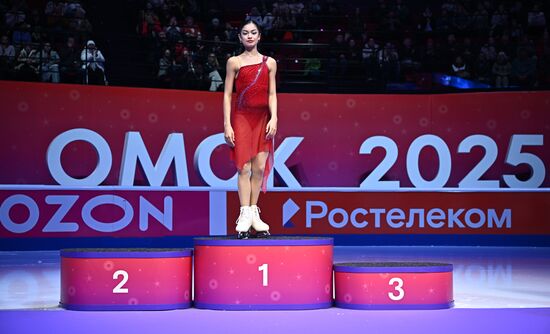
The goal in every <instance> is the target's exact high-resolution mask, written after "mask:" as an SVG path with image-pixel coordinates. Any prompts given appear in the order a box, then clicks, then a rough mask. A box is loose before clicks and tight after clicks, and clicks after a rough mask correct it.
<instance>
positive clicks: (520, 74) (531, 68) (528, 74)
mask: <svg viewBox="0 0 550 334" xmlns="http://www.w3.org/2000/svg"><path fill="white" fill-rule="evenodd" d="M536 71H537V62H536V61H535V59H533V58H532V57H529V53H528V51H527V50H526V49H524V48H520V49H519V51H518V57H517V58H516V59H514V61H513V62H512V78H513V79H514V81H515V82H516V83H517V84H518V85H520V86H521V87H523V88H531V87H533V85H534V84H535V78H536V77H535V74H536Z"/></svg>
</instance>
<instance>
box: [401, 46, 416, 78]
mask: <svg viewBox="0 0 550 334" xmlns="http://www.w3.org/2000/svg"><path fill="white" fill-rule="evenodd" d="M399 58H400V70H401V72H403V74H404V76H406V77H408V76H410V75H412V73H413V72H414V71H416V70H418V68H420V63H419V62H418V55H417V52H416V48H415V47H414V46H413V41H412V38H410V37H405V39H403V43H402V44H401V48H400V50H399Z"/></svg>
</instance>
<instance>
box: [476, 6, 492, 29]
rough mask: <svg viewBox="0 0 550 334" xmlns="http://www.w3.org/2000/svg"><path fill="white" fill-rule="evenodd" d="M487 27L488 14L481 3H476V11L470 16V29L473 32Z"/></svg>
mask: <svg viewBox="0 0 550 334" xmlns="http://www.w3.org/2000/svg"><path fill="white" fill-rule="evenodd" d="M488 26H489V13H488V12H487V9H485V6H484V5H483V2H478V3H477V9H476V11H475V12H474V13H473V15H472V28H473V29H474V30H478V31H479V30H485V29H487V28H488Z"/></svg>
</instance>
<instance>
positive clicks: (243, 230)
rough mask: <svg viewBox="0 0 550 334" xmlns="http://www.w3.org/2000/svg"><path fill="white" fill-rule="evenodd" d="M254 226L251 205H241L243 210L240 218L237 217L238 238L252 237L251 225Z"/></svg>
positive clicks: (236, 229)
mask: <svg viewBox="0 0 550 334" xmlns="http://www.w3.org/2000/svg"><path fill="white" fill-rule="evenodd" d="M251 226H252V210H251V208H250V207H249V206H241V212H240V214H239V218H237V227H235V231H237V238H238V239H248V238H249V237H250V227H251Z"/></svg>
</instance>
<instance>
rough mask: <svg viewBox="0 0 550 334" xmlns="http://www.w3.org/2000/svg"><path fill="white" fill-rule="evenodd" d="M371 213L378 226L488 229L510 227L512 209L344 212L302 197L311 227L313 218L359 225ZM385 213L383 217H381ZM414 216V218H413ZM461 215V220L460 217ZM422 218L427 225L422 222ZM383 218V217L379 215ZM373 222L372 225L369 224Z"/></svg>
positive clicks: (364, 223)
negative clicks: (384, 223) (499, 211)
mask: <svg viewBox="0 0 550 334" xmlns="http://www.w3.org/2000/svg"><path fill="white" fill-rule="evenodd" d="M369 214H370V215H372V216H374V227H373V228H375V229H378V228H382V222H383V221H385V222H386V225H387V226H388V227H390V228H392V229H403V228H405V229H409V228H413V227H414V226H415V225H416V226H417V227H418V228H420V229H424V228H432V229H440V228H444V227H447V228H449V229H453V228H460V229H463V228H466V227H468V228H472V229H479V228H482V227H486V228H489V229H495V228H496V229H503V228H506V229H510V228H512V210H511V209H504V210H503V211H502V214H501V215H500V216H499V214H498V213H497V211H496V210H495V209H492V208H490V209H487V211H484V210H481V209H478V208H471V209H467V210H466V209H458V210H455V209H447V210H445V209H441V208H432V209H429V210H426V209H420V208H412V209H409V210H408V212H407V211H406V210H403V209H401V208H391V209H389V210H386V209H383V208H371V209H365V208H355V209H353V210H352V211H351V214H349V213H348V210H346V209H344V208H329V207H328V205H327V204H326V203H325V202H323V201H306V228H312V226H313V222H314V221H316V222H319V223H327V222H328V223H329V225H330V226H332V227H334V228H336V229H341V228H344V227H346V226H347V224H348V222H351V224H352V225H353V227H355V228H358V229H362V228H365V227H367V226H369V223H368V221H367V219H366V218H367V216H368V215H369ZM358 215H362V216H363V217H365V219H364V220H363V221H361V222H358V221H357V216H358ZM384 216H385V217H384ZM415 216H416V217H418V219H415ZM461 216H464V219H463V220H464V222H465V224H464V223H463V222H462V221H461V220H460V217H461ZM424 217H425V218H426V219H425V220H426V222H427V226H426V224H425V222H424ZM383 218H385V219H383ZM371 226H373V225H371Z"/></svg>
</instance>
